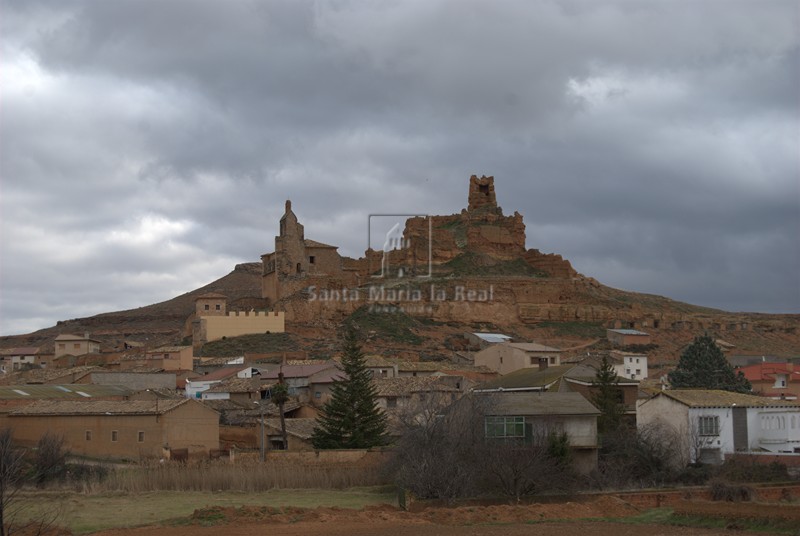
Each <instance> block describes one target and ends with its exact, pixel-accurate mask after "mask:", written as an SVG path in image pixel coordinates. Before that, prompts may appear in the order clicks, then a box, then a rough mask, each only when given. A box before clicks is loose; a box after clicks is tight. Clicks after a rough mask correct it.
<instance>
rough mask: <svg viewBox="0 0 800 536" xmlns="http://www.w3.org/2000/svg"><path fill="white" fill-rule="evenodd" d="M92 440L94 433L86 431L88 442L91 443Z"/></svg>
mask: <svg viewBox="0 0 800 536" xmlns="http://www.w3.org/2000/svg"><path fill="white" fill-rule="evenodd" d="M91 440H92V431H91V430H86V441H91Z"/></svg>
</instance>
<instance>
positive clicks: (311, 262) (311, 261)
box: [308, 255, 316, 264]
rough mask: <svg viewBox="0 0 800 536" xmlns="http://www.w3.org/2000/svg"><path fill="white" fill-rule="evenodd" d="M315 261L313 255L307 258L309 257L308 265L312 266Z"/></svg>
mask: <svg viewBox="0 0 800 536" xmlns="http://www.w3.org/2000/svg"><path fill="white" fill-rule="evenodd" d="M315 260H316V259H315V258H314V255H311V256H309V257H308V264H314V261H315Z"/></svg>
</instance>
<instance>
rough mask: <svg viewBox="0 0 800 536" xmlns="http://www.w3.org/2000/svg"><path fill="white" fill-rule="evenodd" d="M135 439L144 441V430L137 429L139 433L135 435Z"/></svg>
mask: <svg viewBox="0 0 800 536" xmlns="http://www.w3.org/2000/svg"><path fill="white" fill-rule="evenodd" d="M137 440H138V441H139V443H144V432H142V431H141V430H140V431H139V435H138V436H137Z"/></svg>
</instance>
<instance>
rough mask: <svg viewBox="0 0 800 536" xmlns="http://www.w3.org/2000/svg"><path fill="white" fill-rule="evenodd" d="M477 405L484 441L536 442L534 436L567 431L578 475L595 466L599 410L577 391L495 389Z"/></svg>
mask: <svg viewBox="0 0 800 536" xmlns="http://www.w3.org/2000/svg"><path fill="white" fill-rule="evenodd" d="M480 396H481V397H486V399H485V400H484V401H483V403H482V404H481V405H480V406H479V407H481V408H483V409H482V411H483V418H484V429H485V436H486V439H487V440H491V441H509V440H511V441H520V442H522V443H527V442H531V441H535V437H536V436H537V435H542V432H544V436H549V434H550V433H553V432H555V433H562V432H564V433H566V434H567V438H568V439H569V445H570V449H571V450H572V464H573V467H574V469H575V470H576V471H578V472H579V473H581V474H588V473H591V472H592V471H593V470H595V469H597V450H598V443H597V417H598V416H599V415H600V411H599V410H598V409H597V408H595V407H594V406H593V405H592V404H590V403H589V402H588V401H587V400H586V399H585V398H584V397H582V396H581V395H580V394H578V393H536V392H494V393H485V394H482V395H480Z"/></svg>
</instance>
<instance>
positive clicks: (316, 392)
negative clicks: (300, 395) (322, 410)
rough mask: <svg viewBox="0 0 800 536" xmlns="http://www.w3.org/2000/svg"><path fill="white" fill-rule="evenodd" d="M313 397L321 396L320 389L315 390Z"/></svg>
mask: <svg viewBox="0 0 800 536" xmlns="http://www.w3.org/2000/svg"><path fill="white" fill-rule="evenodd" d="M314 398H322V393H321V392H320V391H315V392H314Z"/></svg>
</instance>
